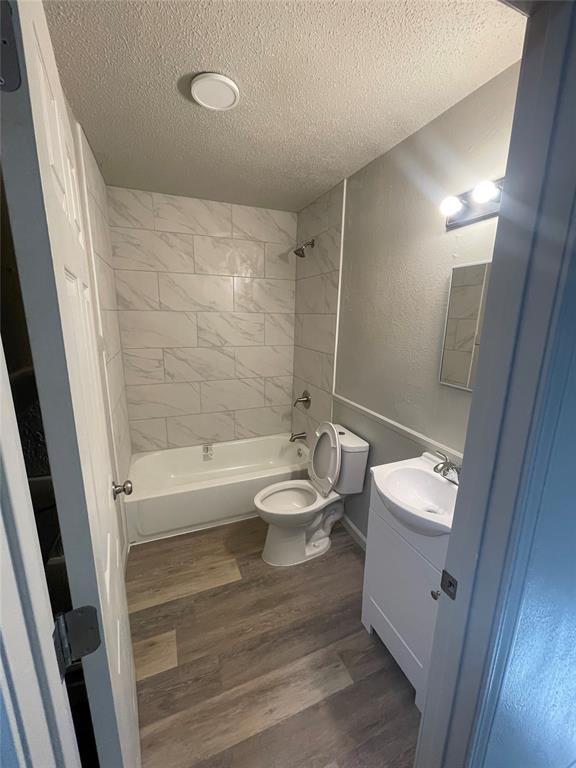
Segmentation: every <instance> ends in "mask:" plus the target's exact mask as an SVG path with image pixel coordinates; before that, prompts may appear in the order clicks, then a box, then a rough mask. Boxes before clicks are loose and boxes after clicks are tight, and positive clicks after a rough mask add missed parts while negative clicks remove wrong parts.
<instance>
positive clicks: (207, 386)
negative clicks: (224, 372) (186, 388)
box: [200, 379, 264, 413]
mask: <svg viewBox="0 0 576 768" xmlns="http://www.w3.org/2000/svg"><path fill="white" fill-rule="evenodd" d="M200 394H201V398H202V411H203V412H204V413H215V412H216V411H234V410H236V409H237V408H258V407H260V406H263V405H264V381H263V380H262V379H230V380H229V381H204V382H201V384H200Z"/></svg>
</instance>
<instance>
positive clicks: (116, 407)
mask: <svg viewBox="0 0 576 768" xmlns="http://www.w3.org/2000/svg"><path fill="white" fill-rule="evenodd" d="M82 146H83V156H84V159H85V169H86V186H87V189H88V201H87V202H88V219H89V220H88V226H89V228H90V236H91V240H92V246H93V249H94V268H95V272H96V285H97V290H98V300H99V304H100V318H101V323H102V337H103V340H104V359H105V366H106V383H107V388H108V399H109V408H110V427H111V430H112V436H113V440H114V452H115V458H116V467H115V469H116V472H117V476H118V478H120V480H121V481H123V480H124V479H125V478H127V477H128V469H129V467H130V455H131V448H130V434H129V431H128V412H127V405H126V392H125V387H124V372H123V367H122V353H121V349H120V330H119V327H118V311H117V305H116V287H115V283H114V270H113V266H112V248H111V246H110V232H109V228H108V205H107V200H106V186H105V184H104V180H103V178H102V174H101V173H100V170H99V168H98V165H97V164H96V160H95V159H94V156H93V154H92V150H91V149H90V147H89V146H88V142H87V141H86V140H83V144H82Z"/></svg>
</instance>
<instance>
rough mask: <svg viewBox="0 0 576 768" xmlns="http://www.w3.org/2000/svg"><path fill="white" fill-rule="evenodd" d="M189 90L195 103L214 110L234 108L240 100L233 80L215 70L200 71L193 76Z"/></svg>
mask: <svg viewBox="0 0 576 768" xmlns="http://www.w3.org/2000/svg"><path fill="white" fill-rule="evenodd" d="M190 92H191V94H192V98H193V99H194V101H195V102H196V103H197V104H199V105H200V106H201V107H205V108H206V109H210V110H212V111H214V112H226V111H227V110H229V109H234V107H236V106H237V105H238V102H239V101H240V90H239V88H238V86H237V85H236V83H235V82H234V80H231V79H230V78H229V77H226V75H220V74H218V73H217V72H202V73H201V74H200V75H196V76H195V77H193V78H192V82H191V83H190Z"/></svg>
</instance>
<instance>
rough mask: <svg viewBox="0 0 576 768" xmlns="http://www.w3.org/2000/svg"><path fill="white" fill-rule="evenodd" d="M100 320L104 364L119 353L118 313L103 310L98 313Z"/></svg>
mask: <svg viewBox="0 0 576 768" xmlns="http://www.w3.org/2000/svg"><path fill="white" fill-rule="evenodd" d="M100 318H101V320H102V336H103V338H104V355H105V357H106V362H110V360H112V358H113V357H115V356H116V355H117V354H118V352H120V328H119V326H118V312H115V311H114V310H108V309H103V310H102V311H101V312H100Z"/></svg>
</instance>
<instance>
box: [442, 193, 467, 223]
mask: <svg viewBox="0 0 576 768" xmlns="http://www.w3.org/2000/svg"><path fill="white" fill-rule="evenodd" d="M462 208H463V205H462V201H461V200H459V199H458V198H457V197H454V195H450V196H449V197H445V198H444V200H442V202H441V203H440V213H441V214H442V215H443V216H446V218H448V217H449V216H454V215H455V214H457V213H458V212H459V211H461V210H462Z"/></svg>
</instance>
